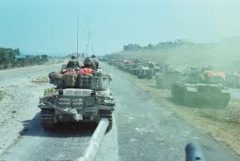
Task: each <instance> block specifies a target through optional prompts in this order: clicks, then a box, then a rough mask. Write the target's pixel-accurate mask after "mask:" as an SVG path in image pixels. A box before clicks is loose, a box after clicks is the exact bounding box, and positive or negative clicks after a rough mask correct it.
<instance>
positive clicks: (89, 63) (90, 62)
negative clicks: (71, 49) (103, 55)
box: [83, 57, 97, 70]
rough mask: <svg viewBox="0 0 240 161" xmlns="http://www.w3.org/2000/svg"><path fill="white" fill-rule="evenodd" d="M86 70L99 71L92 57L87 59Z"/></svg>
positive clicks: (84, 63) (85, 62) (85, 61)
mask: <svg viewBox="0 0 240 161" xmlns="http://www.w3.org/2000/svg"><path fill="white" fill-rule="evenodd" d="M83 65H84V66H83V67H84V68H92V69H94V70H97V67H96V64H95V63H94V61H93V59H92V58H90V57H86V58H85V60H84V62H83Z"/></svg>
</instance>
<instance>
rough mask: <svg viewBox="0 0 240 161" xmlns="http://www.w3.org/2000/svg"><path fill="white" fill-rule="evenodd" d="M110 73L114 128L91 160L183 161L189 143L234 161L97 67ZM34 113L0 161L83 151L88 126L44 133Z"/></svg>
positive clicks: (210, 158)
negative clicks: (196, 143) (196, 142)
mask: <svg viewBox="0 0 240 161" xmlns="http://www.w3.org/2000/svg"><path fill="white" fill-rule="evenodd" d="M103 67H104V69H106V71H108V72H109V73H111V74H112V77H113V82H112V85H111V89H112V91H113V94H114V96H115V98H116V101H117V106H116V111H115V113H114V125H113V129H112V130H111V132H109V133H108V134H107V135H106V137H105V139H104V141H103V143H102V145H101V149H100V151H99V153H98V156H97V158H96V160H97V161H176V160H178V161H183V160H184V146H185V144H186V143H188V142H189V141H198V142H200V143H201V145H202V147H203V150H204V153H205V155H206V160H207V161H240V158H239V157H238V156H236V155H235V154H234V153H232V152H231V151H230V150H228V149H226V148H224V147H223V146H222V145H219V144H218V143H217V142H215V141H214V140H213V139H212V138H211V137H209V136H208V135H206V134H204V133H202V132H201V131H199V130H198V129H196V128H194V127H193V126H192V125H190V124H188V123H187V122H185V121H184V120H182V119H180V118H179V117H178V116H176V115H175V114H174V113H172V112H171V111H170V110H168V109H166V108H165V107H164V106H163V105H162V104H161V103H158V102H157V101H155V100H153V99H152V98H151V97H150V96H149V95H148V93H147V92H144V91H142V90H141V89H140V88H139V87H137V86H136V85H135V84H134V82H132V81H129V80H128V79H127V78H125V77H124V74H123V73H122V72H121V71H118V70H116V69H115V68H113V67H109V66H107V65H105V66H103ZM38 117H39V116H38V114H36V116H35V118H33V120H32V121H31V124H30V125H31V126H29V130H28V131H27V132H23V135H22V136H21V139H19V141H18V142H16V143H15V144H13V145H12V146H10V147H9V148H8V150H6V151H5V152H4V154H3V155H2V156H1V157H0V160H7V161H15V160H16V161H18V160H19V161H20V160H21V161H22V160H24V161H40V160H41V161H43V160H46V161H47V160H59V161H60V160H70V159H75V158H76V157H77V156H80V155H81V154H83V152H84V148H85V146H86V145H87V142H88V141H89V139H90V136H91V134H92V132H93V130H94V127H92V128H90V129H89V130H86V128H84V127H66V129H62V130H57V131H55V132H51V133H49V132H44V131H43V130H42V128H41V127H40V125H39V119H38Z"/></svg>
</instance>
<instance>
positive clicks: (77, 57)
mask: <svg viewBox="0 0 240 161" xmlns="http://www.w3.org/2000/svg"><path fill="white" fill-rule="evenodd" d="M78 25H79V15H78V14H77V60H78V55H79V54H78Z"/></svg>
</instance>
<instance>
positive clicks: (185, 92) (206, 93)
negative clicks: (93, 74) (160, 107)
mask: <svg viewBox="0 0 240 161" xmlns="http://www.w3.org/2000/svg"><path fill="white" fill-rule="evenodd" d="M105 60H106V61H107V59H105ZM108 60H109V61H108V62H111V63H109V64H110V65H114V66H116V67H117V68H118V69H120V70H122V71H125V72H128V73H130V74H133V75H135V76H137V78H140V79H152V78H155V81H156V87H157V88H161V89H170V90H171V93H172V100H173V101H174V102H175V103H176V104H181V105H184V106H190V107H214V108H225V107H226V106H227V105H228V103H229V101H230V98H231V95H230V93H229V92H227V90H225V87H237V86H240V77H239V76H238V75H229V74H228V75H226V76H225V74H224V73H222V72H215V71H213V68H212V67H211V66H205V67H202V68H193V67H191V68H187V71H178V70H176V69H175V68H172V67H171V66H170V65H169V64H164V63H155V62H149V61H143V60H141V59H137V60H136V59H123V58H121V57H119V56H118V57H111V56H108ZM113 60H114V61H113Z"/></svg>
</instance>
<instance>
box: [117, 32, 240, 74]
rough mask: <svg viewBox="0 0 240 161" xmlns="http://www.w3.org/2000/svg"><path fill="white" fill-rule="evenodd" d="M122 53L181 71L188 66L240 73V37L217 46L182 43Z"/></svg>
mask: <svg viewBox="0 0 240 161" xmlns="http://www.w3.org/2000/svg"><path fill="white" fill-rule="evenodd" d="M168 44H169V45H165V46H161V45H156V46H153V47H152V48H142V49H140V50H136V51H127V52H123V53H121V55H124V56H125V57H126V58H129V59H137V58H140V59H145V60H149V61H157V62H165V63H168V64H170V65H172V66H175V67H177V68H179V69H184V68H186V67H187V66H206V65H211V66H213V67H214V68H216V69H218V70H225V71H226V70H234V71H236V70H237V71H240V36H239V37H234V38H228V39H224V40H223V41H221V42H219V43H215V44H203V43H202V44H199V43H193V42H185V41H181V43H176V44H174V43H168Z"/></svg>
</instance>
